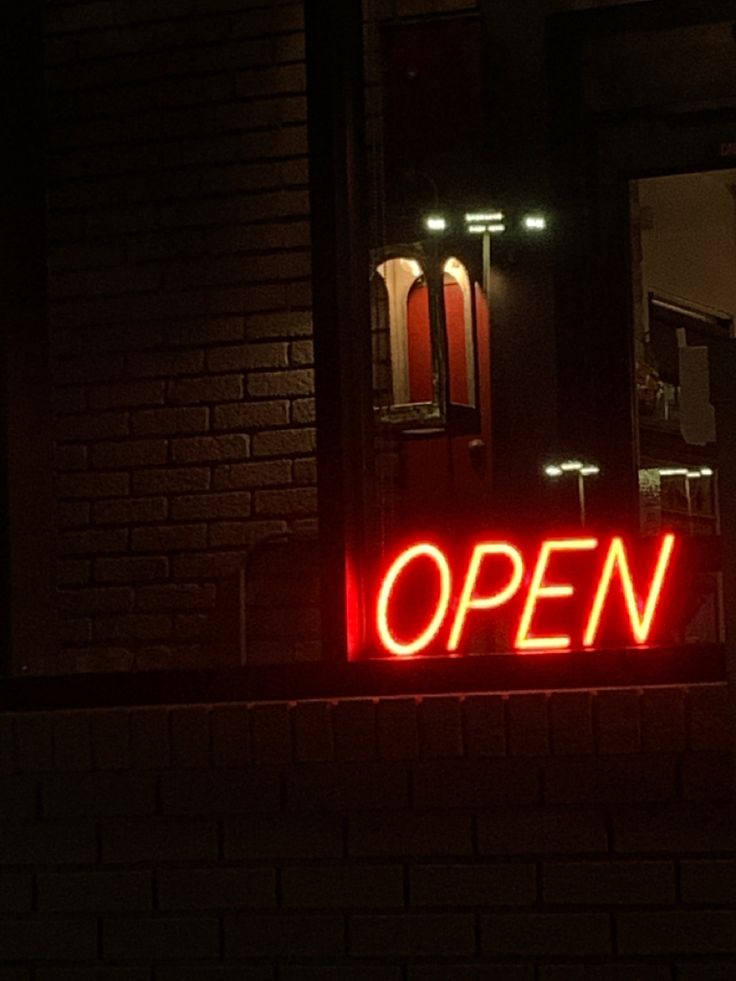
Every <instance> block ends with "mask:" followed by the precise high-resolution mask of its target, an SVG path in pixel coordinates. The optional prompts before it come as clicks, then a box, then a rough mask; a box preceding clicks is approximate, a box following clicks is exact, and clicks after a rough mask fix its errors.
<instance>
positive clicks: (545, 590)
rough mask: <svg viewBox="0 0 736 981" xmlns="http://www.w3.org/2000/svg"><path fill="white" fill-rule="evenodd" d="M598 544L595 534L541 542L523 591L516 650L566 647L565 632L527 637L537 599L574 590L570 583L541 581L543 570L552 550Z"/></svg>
mask: <svg viewBox="0 0 736 981" xmlns="http://www.w3.org/2000/svg"><path fill="white" fill-rule="evenodd" d="M597 547H598V539H597V538H565V539H560V540H557V541H555V540H554V539H552V540H548V541H546V542H542V547H541V548H540V550H539V558H538V559H537V565H536V568H535V569H534V575H533V576H532V581H531V583H530V585H529V592H528V593H527V595H526V602H525V603H524V609H523V611H522V614H521V620H520V621H519V629H518V631H517V632H516V648H517V650H520V651H561V650H567V649H569V647H570V636H569V634H558V635H556V636H552V637H530V636H529V628H530V627H531V623H532V617H533V616H534V611H535V610H536V608H537V603H538V602H539V600H540V599H561V598H562V597H564V596H572V594H573V593H574V592H575V589H574V587H573V586H572V584H571V583H557V584H555V585H545V584H544V574H545V572H546V571H547V566H548V565H549V560H550V558H551V556H552V553H553V552H587V551H590V550H591V549H594V548H597Z"/></svg>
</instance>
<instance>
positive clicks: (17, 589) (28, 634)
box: [0, 0, 54, 671]
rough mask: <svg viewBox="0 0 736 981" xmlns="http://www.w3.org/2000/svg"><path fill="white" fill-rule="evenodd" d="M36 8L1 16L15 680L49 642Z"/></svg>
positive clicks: (9, 639)
mask: <svg viewBox="0 0 736 981" xmlns="http://www.w3.org/2000/svg"><path fill="white" fill-rule="evenodd" d="M42 9H43V4H42V3H41V0H26V2H24V3H9V4H4V5H3V8H2V12H1V13H0V38H1V39H2V40H1V41H0V50H1V51H2V55H1V56H0V66H2V67H1V68H0V73H1V78H2V85H0V92H1V93H2V94H1V95H0V100H1V102H0V105H1V107H2V108H1V109H0V118H1V119H2V125H3V152H2V154H1V155H0V160H1V161H2V163H1V164H0V166H1V167H2V181H1V182H0V336H1V338H2V380H1V384H2V393H1V409H0V411H1V412H2V418H1V419H0V441H1V442H0V468H1V470H0V512H1V514H2V520H1V521H0V529H1V531H0V604H1V608H0V646H1V648H2V650H1V651H0V657H1V658H2V662H3V666H4V668H5V669H6V670H10V669H11V668H12V669H13V670H16V671H19V670H23V669H28V668H29V666H32V664H31V662H33V661H35V662H36V664H41V663H43V661H44V658H45V657H46V655H47V654H48V653H49V652H50V650H51V649H52V647H53V643H54V629H53V624H52V613H51V611H52V609H53V602H52V588H53V587H52V563H53V551H54V542H53V537H52V535H53V516H52V510H53V498H52V443H51V426H50V421H51V416H50V379H49V370H48V369H49V351H48V331H47V321H46V305H45V276H46V264H45V191H46V187H45V164H44V144H45V106H44V102H45V99H44V86H43V30H42V28H43V17H42ZM11 650H12V657H11Z"/></svg>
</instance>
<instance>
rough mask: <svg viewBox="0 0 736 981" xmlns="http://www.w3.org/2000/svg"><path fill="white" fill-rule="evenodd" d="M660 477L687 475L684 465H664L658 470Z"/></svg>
mask: <svg viewBox="0 0 736 981" xmlns="http://www.w3.org/2000/svg"><path fill="white" fill-rule="evenodd" d="M659 476H660V477H687V470H686V469H685V467H664V468H663V469H661V470H660V471H659Z"/></svg>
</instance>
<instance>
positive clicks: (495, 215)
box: [465, 211, 503, 223]
mask: <svg viewBox="0 0 736 981" xmlns="http://www.w3.org/2000/svg"><path fill="white" fill-rule="evenodd" d="M465 221H467V222H470V223H475V222H478V221H503V211H473V212H470V213H469V214H466V215H465Z"/></svg>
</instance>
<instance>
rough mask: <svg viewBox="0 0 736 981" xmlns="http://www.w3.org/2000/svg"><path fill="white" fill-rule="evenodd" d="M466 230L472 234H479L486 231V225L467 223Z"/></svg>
mask: <svg viewBox="0 0 736 981" xmlns="http://www.w3.org/2000/svg"><path fill="white" fill-rule="evenodd" d="M468 231H469V232H471V233H472V234H473V235H481V234H482V233H483V232H487V231H488V225H468Z"/></svg>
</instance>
